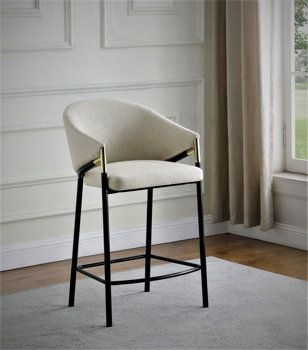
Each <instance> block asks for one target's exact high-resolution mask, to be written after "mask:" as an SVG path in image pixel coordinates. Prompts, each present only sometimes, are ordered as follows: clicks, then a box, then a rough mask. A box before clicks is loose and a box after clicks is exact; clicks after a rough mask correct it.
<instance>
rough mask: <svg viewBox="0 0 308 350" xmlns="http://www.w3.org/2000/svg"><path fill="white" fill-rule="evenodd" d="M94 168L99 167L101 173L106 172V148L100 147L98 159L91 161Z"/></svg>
mask: <svg viewBox="0 0 308 350" xmlns="http://www.w3.org/2000/svg"><path fill="white" fill-rule="evenodd" d="M93 163H94V164H95V166H100V167H101V171H102V173H106V172H107V158H106V147H105V146H102V147H101V149H100V151H99V158H96V159H94V160H93Z"/></svg>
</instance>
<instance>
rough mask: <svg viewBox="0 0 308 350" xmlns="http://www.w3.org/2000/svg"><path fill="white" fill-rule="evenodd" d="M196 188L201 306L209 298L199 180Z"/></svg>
mask: <svg viewBox="0 0 308 350" xmlns="http://www.w3.org/2000/svg"><path fill="white" fill-rule="evenodd" d="M197 166H198V165H197ZM196 188H197V205H198V225H199V250H200V265H201V285H202V305H203V307H208V306H209V300H208V288H207V269H206V253H205V241H204V222H203V204H202V182H201V181H200V182H197V183H196Z"/></svg>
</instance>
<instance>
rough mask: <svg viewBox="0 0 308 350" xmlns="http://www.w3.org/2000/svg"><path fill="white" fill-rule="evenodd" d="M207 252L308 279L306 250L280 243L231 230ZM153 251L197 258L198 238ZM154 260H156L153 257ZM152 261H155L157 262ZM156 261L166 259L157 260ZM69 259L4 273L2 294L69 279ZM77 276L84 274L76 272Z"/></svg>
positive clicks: (210, 240) (117, 267)
mask: <svg viewBox="0 0 308 350" xmlns="http://www.w3.org/2000/svg"><path fill="white" fill-rule="evenodd" d="M206 245H207V256H216V257H217V258H220V259H225V260H229V261H233V262H237V263H239V264H243V265H247V266H252V267H256V268H259V269H262V270H266V271H271V272H275V273H278V274H281V275H285V276H290V277H294V278H298V279H302V280H305V279H306V280H307V253H306V252H304V251H302V250H298V249H293V248H288V247H284V246H281V245H277V244H272V243H267V242H262V241H258V240H254V239H250V238H246V237H241V236H236V235H232V234H221V235H215V236H210V237H206ZM152 252H153V254H158V255H164V256H169V257H173V258H175V259H181V260H188V259H194V258H198V255H199V254H198V241H197V240H196V239H193V240H187V241H180V242H174V243H166V244H160V245H156V246H153V248H152ZM136 254H143V248H136V249H130V250H126V251H121V252H115V253H112V257H113V258H115V257H123V256H128V255H136ZM102 259H103V256H102V255H96V256H91V257H85V258H80V259H79V263H83V264H85V263H89V262H93V261H99V260H102ZM154 261H155V260H154ZM154 261H153V263H154ZM155 263H156V264H157V263H160V264H161V263H164V262H157V261H155ZM143 264H144V262H143V260H134V261H130V262H125V263H120V264H114V265H113V266H112V271H113V272H115V271H123V270H128V269H135V268H140V267H143ZM91 272H93V273H96V274H101V273H102V267H96V268H93V269H92V271H91ZM69 273H70V260H65V261H59V262H55V263H50V264H44V265H37V266H33V267H27V268H23V269H16V270H11V271H5V272H2V273H1V294H10V293H15V292H20V291H24V290H29V289H34V288H41V287H46V286H50V285H53V284H57V283H63V282H68V281H69ZM77 275H78V278H85V276H83V275H80V274H77Z"/></svg>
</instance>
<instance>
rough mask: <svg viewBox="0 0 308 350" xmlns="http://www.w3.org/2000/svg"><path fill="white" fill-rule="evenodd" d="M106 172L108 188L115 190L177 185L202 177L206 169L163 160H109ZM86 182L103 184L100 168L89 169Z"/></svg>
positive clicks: (92, 184) (90, 184) (99, 185)
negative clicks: (114, 161) (203, 170)
mask: <svg viewBox="0 0 308 350" xmlns="http://www.w3.org/2000/svg"><path fill="white" fill-rule="evenodd" d="M107 173H108V185H109V188H110V189H112V190H114V191H126V190H133V189H138V188H146V187H159V186H168V185H176V184H181V183H187V182H196V181H201V180H202V179H203V172H202V170H201V169H200V168H198V167H195V166H191V165H186V164H180V163H173V162H167V161H161V160H130V161H125V162H117V163H110V164H108V166H107ZM84 183H85V184H86V185H89V186H95V187H101V176H100V168H99V167H98V168H94V169H92V170H90V171H89V172H87V173H86V175H85V176H84Z"/></svg>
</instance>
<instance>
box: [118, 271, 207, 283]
mask: <svg viewBox="0 0 308 350" xmlns="http://www.w3.org/2000/svg"><path fill="white" fill-rule="evenodd" d="M198 270H200V267H193V268H191V269H188V270H184V271H179V272H173V273H168V274H166V275H161V276H154V277H150V281H159V280H165V279H167V278H173V277H178V276H183V275H187V274H189V273H192V272H196V271H198ZM144 282H145V278H136V279H132V280H120V281H111V285H112V286H117V285H120V284H133V283H144Z"/></svg>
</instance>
